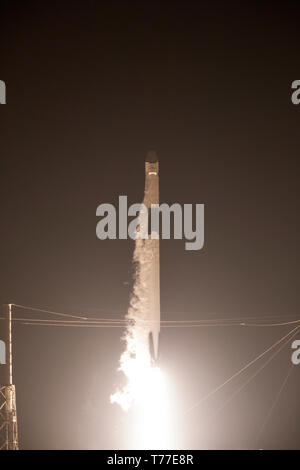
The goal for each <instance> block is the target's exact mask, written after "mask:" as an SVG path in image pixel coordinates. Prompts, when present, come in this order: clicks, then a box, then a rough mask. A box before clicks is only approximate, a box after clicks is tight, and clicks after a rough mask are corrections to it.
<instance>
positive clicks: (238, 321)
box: [11, 304, 300, 326]
mask: <svg viewBox="0 0 300 470" xmlns="http://www.w3.org/2000/svg"><path fill="white" fill-rule="evenodd" d="M11 305H13V306H15V307H19V308H23V309H26V310H32V311H38V312H43V313H49V314H52V315H58V316H64V317H70V318H77V319H81V320H101V321H107V322H128V321H130V320H136V321H140V322H147V323H149V322H151V320H143V319H131V318H128V317H127V318H126V317H125V318H116V319H109V318H97V317H88V316H79V315H74V314H68V313H62V312H55V311H52V310H46V309H41V308H37V307H29V306H25V305H20V304H11ZM281 316H282V315H277V316H276V315H270V316H265V317H264V316H257V317H236V318H223V319H222V318H217V319H201V320H196V319H195V320H189V319H186V320H161V322H160V323H161V324H175V325H177V324H178V325H180V324H181V323H184V324H188V323H191V326H195V325H196V326H198V325H199V326H201V325H202V324H204V326H207V325H215V324H220V322H221V324H222V325H220V326H223V325H224V326H226V325H227V324H229V325H230V326H231V325H236V326H285V325H290V324H296V323H300V319H297V320H294V321H287V322H277V323H264V324H263V323H257V324H253V323H246V322H245V320H249V319H257V318H258V319H263V318H278V317H281ZM153 322H154V321H153ZM229 322H231V323H229ZM225 323H226V325H225Z"/></svg>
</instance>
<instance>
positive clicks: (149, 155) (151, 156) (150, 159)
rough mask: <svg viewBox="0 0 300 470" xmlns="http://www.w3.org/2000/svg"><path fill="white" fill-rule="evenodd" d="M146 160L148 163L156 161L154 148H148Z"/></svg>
mask: <svg viewBox="0 0 300 470" xmlns="http://www.w3.org/2000/svg"><path fill="white" fill-rule="evenodd" d="M146 162H149V163H156V162H158V158H157V153H156V152H155V150H149V152H148V153H147V157H146Z"/></svg>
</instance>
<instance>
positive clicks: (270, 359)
mask: <svg viewBox="0 0 300 470" xmlns="http://www.w3.org/2000/svg"><path fill="white" fill-rule="evenodd" d="M297 333H298V329H297V331H295V333H294V334H293V335H292V336H291V337H290V338H288V339H287V340H286V341H285V342H284V343H283V345H282V346H280V348H279V349H278V350H277V351H275V352H274V353H273V354H272V355H271V356H270V357H269V358H268V359H267V360H266V362H264V364H263V365H262V366H261V367H260V368H259V369H257V371H255V373H254V374H252V375H251V377H249V378H248V379H247V380H246V382H245V383H244V384H242V385H241V387H239V388H238V389H237V390H236V391H235V392H234V393H233V394H232V395H231V396H230V397H229V398H228V399H227V400H226V401H225V403H223V405H222V406H221V407H219V408H218V409H217V410H216V411H215V412H214V413H213V415H212V416H213V417H214V416H215V415H217V414H218V413H219V412H220V411H222V410H223V409H224V408H225V406H227V405H228V403H230V402H231V400H232V399H233V398H234V397H235V396H236V395H238V393H240V392H241V391H242V390H243V389H244V388H245V387H246V386H247V385H248V383H250V382H251V380H253V379H254V378H255V377H256V376H257V375H258V374H259V373H260V372H261V371H262V370H263V369H264V368H265V367H266V366H267V365H268V364H269V363H270V362H271V361H272V360H273V359H274V357H276V356H277V355H278V354H279V353H280V351H282V349H283V348H284V347H285V346H286V345H287V344H288V343H289V342H290V341H291V339H292V338H293V337H294V336H296V334H297Z"/></svg>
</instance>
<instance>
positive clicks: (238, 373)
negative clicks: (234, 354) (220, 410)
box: [185, 326, 300, 414]
mask: <svg viewBox="0 0 300 470" xmlns="http://www.w3.org/2000/svg"><path fill="white" fill-rule="evenodd" d="M299 329H300V327H299V326H296V328H294V329H293V330H291V331H289V333H287V334H286V335H284V336H283V337H282V338H280V339H279V340H278V341H276V342H275V343H273V344H272V345H271V346H270V347H269V348H267V349H266V350H265V351H263V352H262V353H260V354H259V355H258V356H257V357H255V358H254V359H252V360H251V361H250V362H248V363H247V364H246V365H245V366H243V367H242V368H241V369H240V370H238V371H237V372H235V373H234V374H233V375H231V376H230V377H229V378H228V379H227V380H225V382H223V383H222V384H221V385H218V387H216V388H215V389H213V390H211V391H210V392H209V393H208V394H206V395H205V396H204V397H203V398H201V400H199V401H198V402H196V403H195V404H194V405H192V406H191V407H190V408H188V409H187V410H186V412H185V414H187V413H189V412H191V411H192V410H193V409H195V408H197V407H198V406H199V405H200V404H201V403H203V402H204V401H206V400H207V399H208V398H210V397H211V396H212V395H214V394H215V393H216V392H218V391H219V390H221V389H222V388H223V387H224V386H225V385H227V384H228V383H229V382H230V381H231V380H233V379H234V378H236V377H238V376H239V375H240V374H241V373H242V372H244V371H245V370H246V369H248V368H249V367H250V366H251V365H253V364H254V363H255V362H256V361H258V360H259V359H261V358H262V357H263V356H265V355H266V354H267V353H268V352H270V351H272V350H273V349H274V348H275V347H276V346H277V345H278V344H280V343H281V342H282V341H284V340H285V339H286V338H287V337H289V336H290V335H291V334H292V333H294V332H295V333H296V332H297V331H298V330H299ZM289 339H290V338H289Z"/></svg>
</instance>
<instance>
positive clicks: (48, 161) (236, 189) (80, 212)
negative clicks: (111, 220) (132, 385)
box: [0, 0, 300, 449]
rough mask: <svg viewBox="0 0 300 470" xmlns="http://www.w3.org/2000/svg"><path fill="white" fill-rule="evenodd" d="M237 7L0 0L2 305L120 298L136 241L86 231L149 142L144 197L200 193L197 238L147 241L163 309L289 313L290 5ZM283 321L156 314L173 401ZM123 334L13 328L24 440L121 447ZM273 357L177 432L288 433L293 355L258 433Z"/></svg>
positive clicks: (295, 220)
mask: <svg viewBox="0 0 300 470" xmlns="http://www.w3.org/2000/svg"><path fill="white" fill-rule="evenodd" d="M239 3H242V6H241V5H239ZM239 3H238V2H237V3H235V2H222V3H220V2H215V1H212V2H197V3H196V2H195V3H192V2H164V3H163V6H162V5H161V4H160V2H155V1H154V2H114V1H112V2H96V1H91V0H86V1H85V2H75V1H74V2H67V1H51V2H50V1H43V2H38V1H26V2H22V1H7V2H5V1H2V2H1V11H0V79H2V80H4V81H5V82H6V85H7V105H5V106H1V108H0V130H1V140H0V143H1V147H0V150H1V172H0V178H1V181H0V188H1V189H0V190H1V198H0V201H1V202H0V204H1V205H0V210H1V220H2V223H1V228H0V259H1V270H0V301H1V303H3V302H14V303H17V304H23V305H31V306H39V307H42V308H43V307H46V308H49V309H52V310H56V311H62V312H69V313H79V312H85V313H88V314H90V315H93V314H98V315H100V316H101V315H102V316H104V315H105V316H107V317H111V318H113V317H114V316H116V315H117V316H119V315H120V314H123V313H125V312H126V310H127V306H128V299H129V293H130V283H131V275H132V267H131V257H132V250H133V242H132V241H129V240H128V241H126V240H121V241H116V240H111V241H100V240H98V239H97V238H96V235H95V228H96V223H97V219H96V215H95V213H96V207H97V206H98V205H99V204H100V203H102V202H112V203H113V202H116V201H117V200H118V196H119V195H123V194H126V195H128V198H129V202H130V203H133V202H139V201H141V199H142V196H143V187H144V159H145V155H146V153H147V151H148V149H149V148H155V149H156V150H157V152H158V154H159V159H160V198H161V202H167V203H169V204H170V203H173V202H179V203H181V204H183V203H193V204H196V203H204V204H205V248H204V249H203V250H201V251H198V252H187V251H185V250H184V241H166V240H165V241H162V243H161V304H162V315H163V319H164V320H166V319H171V318H172V319H174V318H176V319H182V318H190V319H191V318H195V319H202V318H205V319H206V318H235V317H236V318H241V317H243V318H244V317H245V318H246V317H263V316H266V315H279V316H281V317H282V318H286V319H287V320H288V319H295V318H297V317H298V318H299V306H300V296H299V286H298V282H299V261H300V260H299V229H300V226H299V209H300V207H299V202H300V198H299V177H300V171H299V170H300V167H299V150H300V133H299V123H300V105H299V106H294V105H293V104H292V102H291V88H290V87H291V83H292V81H293V80H295V79H300V67H299V52H300V51H299V43H300V41H299V39H300V38H299V35H300V33H299V24H300V9H299V7H298V8H297V7H295V6H292V4H285V6H284V7H281V6H279V5H278V4H276V5H274V4H273V3H269V2H266V3H263V2H249V3H248V2H239ZM19 313H22V315H23V314H24V315H25V313H24V312H21V311H19ZM26 315H27V316H30V315H31V314H30V313H26ZM36 315H37V318H39V314H36ZM44 318H45V317H44ZM288 331H289V329H288V328H286V327H278V328H260V329H259V328H244V329H242V328H238V327H235V328H211V329H208V328H207V329H205V328H204V329H200V328H198V329H193V330H190V329H189V330H179V329H176V330H167V329H166V330H163V332H162V335H161V341H160V349H161V351H160V352H161V363H162V367H163V369H164V370H165V371H166V373H167V375H168V376H169V377H170V381H171V382H172V384H173V390H174V394H175V397H176V401H177V403H178V412H179V413H182V411H184V410H185V409H187V408H188V407H189V406H191V405H192V404H193V403H195V402H196V401H197V400H198V399H200V398H201V397H202V396H203V395H205V394H206V393H207V392H208V391H209V390H211V389H212V388H214V387H215V386H217V385H219V383H221V382H222V381H224V380H225V379H226V378H227V377H228V376H230V375H231V374H232V373H233V372H235V371H236V370H237V369H239V368H240V367H242V366H243V365H244V364H245V363H246V362H247V361H249V360H250V359H252V358H253V357H255V356H256V355H257V354H259V353H260V352H261V351H263V350H264V349H266V348H267V347H268V346H270V345H271V344H272V343H273V342H274V341H275V340H276V339H279V338H280V337H281V336H282V335H283V334H285V333H287V332H288ZM120 334H121V332H120V331H119V330H117V331H116V330H102V329H96V330H92V329H78V330H77V329H67V328H61V329H59V328H42V327H29V326H22V325H18V326H15V327H14V361H15V363H14V380H15V383H16V387H17V406H18V419H19V428H20V445H21V447H22V448H25V449H40V448H54V449H61V448H120V447H121V446H122V442H123V441H122V439H123V433H124V428H126V423H125V420H124V417H123V414H122V412H120V411H119V410H118V409H117V407H113V406H111V405H110V404H109V395H110V393H111V392H112V391H113V390H114V387H115V386H116V384H118V381H119V378H118V376H117V373H116V368H117V363H118V358H119V356H120V353H121V351H122V347H123V346H122V343H121V341H120ZM299 339H300V334H299ZM290 354H291V351H290V347H289V346H288V347H287V348H286V349H285V350H284V351H283V352H282V353H281V354H280V356H278V357H276V358H275V359H274V361H273V362H272V363H271V364H270V365H269V366H268V367H267V368H266V369H265V370H264V372H262V373H261V374H260V375H259V376H257V378H256V379H255V380H254V381H253V382H251V384H250V385H249V386H248V387H247V388H246V389H245V390H244V391H243V392H242V393H240V394H239V395H238V396H237V398H236V399H235V400H234V401H233V402H232V403H231V404H229V405H228V406H227V407H226V408H224V410H223V411H222V412H221V413H220V414H219V415H218V417H217V418H216V419H213V418H212V419H202V414H201V413H203V414H204V416H206V415H209V412H210V411H211V410H212V409H213V408H214V407H219V406H221V405H222V403H224V402H225V400H226V399H227V397H228V396H229V395H230V393H231V392H232V391H233V390H235V388H237V386H238V385H239V383H241V382H238V383H233V384H232V385H229V386H228V388H227V389H226V390H224V391H222V392H221V393H220V394H219V395H217V396H216V397H215V398H214V400H212V401H209V402H208V403H207V408H205V409H204V410H203V409H201V410H200V409H199V408H197V409H196V410H195V411H194V412H193V413H191V414H189V415H186V416H185V418H184V419H182V422H181V423H180V431H179V434H180V433H181V434H182V436H183V437H182V439H181V440H180V446H181V447H185V448H201V447H209V448H253V447H257V446H259V447H260V448H300V442H299V435H300V425H299V423H300V405H299V374H300V366H298V368H297V367H295V368H294V370H293V372H292V374H291V377H290V379H289V382H288V384H287V387H286V389H285V391H284V393H283V395H282V397H281V400H280V402H279V403H278V406H277V407H276V410H275V412H274V414H273V415H272V418H271V421H270V422H269V424H268V426H267V428H266V429H265V432H264V433H263V435H262V436H261V439H260V441H259V443H257V442H256V435H257V433H258V431H259V429H260V427H261V425H262V422H263V419H264V417H265V416H266V414H267V412H268V409H269V407H270V404H271V403H272V400H273V399H274V397H275V395H276V393H277V390H278V389H279V387H280V384H281V383H282V380H283V378H284V375H285V374H286V372H287V369H288V367H289V364H290ZM245 377H247V376H245ZM244 380H245V378H244ZM125 432H126V429H125Z"/></svg>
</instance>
